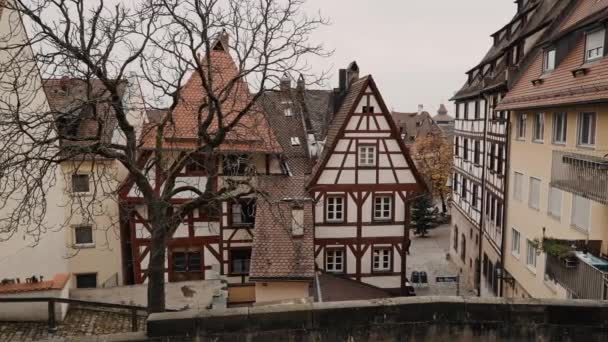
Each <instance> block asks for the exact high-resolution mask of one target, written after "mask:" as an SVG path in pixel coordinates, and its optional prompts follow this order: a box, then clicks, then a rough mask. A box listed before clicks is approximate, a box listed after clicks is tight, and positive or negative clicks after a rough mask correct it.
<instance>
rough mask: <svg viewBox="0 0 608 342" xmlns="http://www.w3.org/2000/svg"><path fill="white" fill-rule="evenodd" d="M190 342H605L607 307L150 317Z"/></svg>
mask: <svg viewBox="0 0 608 342" xmlns="http://www.w3.org/2000/svg"><path fill="white" fill-rule="evenodd" d="M147 331H148V338H149V339H150V340H157V339H158V338H159V337H168V336H172V337H182V339H185V340H188V339H187V338H188V337H189V338H192V339H194V340H197V341H407V340H412V341H451V342H456V341H498V340H500V341H502V340H510V341H585V342H591V341H607V340H608V302H598V301H559V300H512V299H503V298H483V299H482V298H477V297H431V296H429V297H404V298H390V299H382V300H368V301H352V302H333V303H311V304H301V305H290V306H267V307H250V308H233V309H225V310H197V311H194V310H193V311H186V312H179V313H162V314H153V315H151V316H150V317H149V319H148V326H147Z"/></svg>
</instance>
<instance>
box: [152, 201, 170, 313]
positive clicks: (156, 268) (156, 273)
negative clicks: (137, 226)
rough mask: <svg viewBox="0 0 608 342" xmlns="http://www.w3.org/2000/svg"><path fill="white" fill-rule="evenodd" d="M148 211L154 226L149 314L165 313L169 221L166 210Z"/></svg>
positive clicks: (155, 208) (160, 208)
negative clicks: (167, 228)
mask: <svg viewBox="0 0 608 342" xmlns="http://www.w3.org/2000/svg"><path fill="white" fill-rule="evenodd" d="M149 208H150V209H152V210H148V212H149V214H148V215H149V216H150V223H151V225H152V237H151V240H150V261H149V264H148V312H149V313H155V312H163V311H165V255H166V254H167V253H166V238H167V236H166V235H167V233H166V232H167V230H166V227H167V223H166V222H167V219H166V217H165V216H166V215H164V214H163V213H166V210H164V209H165V208H163V207H162V206H150V207H149Z"/></svg>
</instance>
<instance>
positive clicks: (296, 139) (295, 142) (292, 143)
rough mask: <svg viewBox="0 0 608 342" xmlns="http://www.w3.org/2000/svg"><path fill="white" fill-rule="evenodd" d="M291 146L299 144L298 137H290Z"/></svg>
mask: <svg viewBox="0 0 608 342" xmlns="http://www.w3.org/2000/svg"><path fill="white" fill-rule="evenodd" d="M291 146H300V138H298V137H291Z"/></svg>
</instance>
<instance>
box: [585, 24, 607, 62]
mask: <svg viewBox="0 0 608 342" xmlns="http://www.w3.org/2000/svg"><path fill="white" fill-rule="evenodd" d="M605 35H606V30H604V29H602V30H597V31H594V32H590V33H588V34H587V45H586V47H585V61H587V62H589V61H593V60H596V59H598V58H601V57H602V56H604V38H605Z"/></svg>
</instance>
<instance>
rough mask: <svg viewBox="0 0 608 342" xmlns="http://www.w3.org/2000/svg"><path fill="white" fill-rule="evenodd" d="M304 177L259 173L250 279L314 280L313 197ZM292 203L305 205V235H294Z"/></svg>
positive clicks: (303, 206)
mask: <svg viewBox="0 0 608 342" xmlns="http://www.w3.org/2000/svg"><path fill="white" fill-rule="evenodd" d="M305 183H306V178H305V177H304V176H294V177H288V176H260V177H259V189H260V191H261V192H262V193H264V196H258V201H257V203H256V207H257V209H256V218H255V234H254V237H253V248H252V255H251V268H250V271H249V275H250V277H251V279H266V280H311V279H312V278H313V277H314V271H315V262H314V241H313V239H314V237H313V229H314V228H313V218H312V215H313V205H312V199H310V198H309V196H308V195H307V194H306V192H305ZM292 205H298V206H302V208H303V212H304V227H303V228H304V234H303V235H302V236H297V237H295V236H293V235H292V231H291V227H292V217H293V216H292V213H291V208H292Z"/></svg>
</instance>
